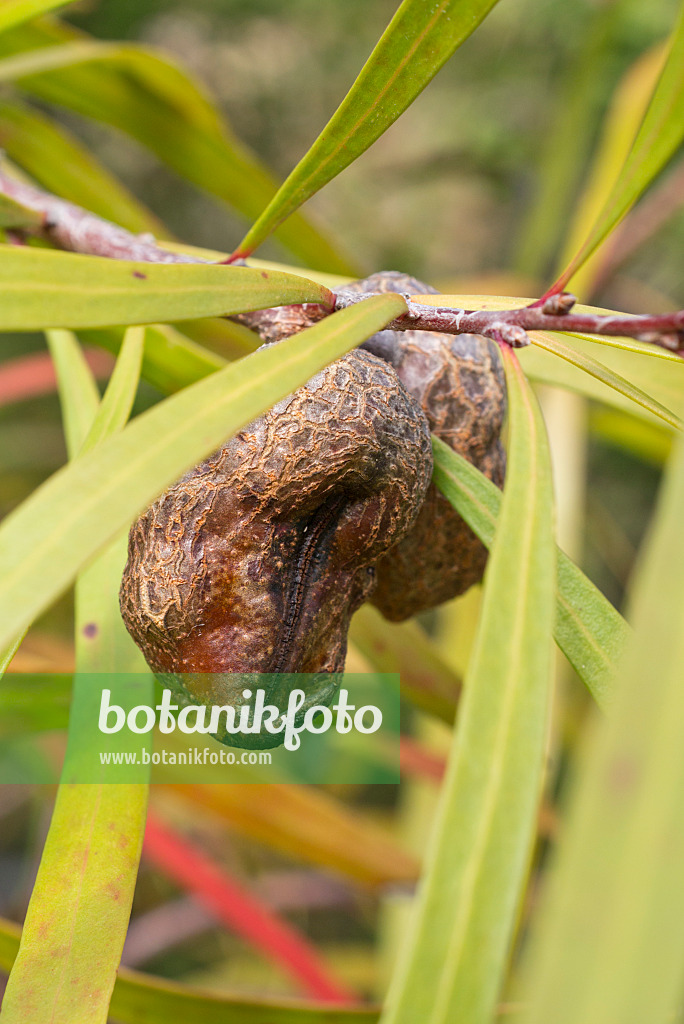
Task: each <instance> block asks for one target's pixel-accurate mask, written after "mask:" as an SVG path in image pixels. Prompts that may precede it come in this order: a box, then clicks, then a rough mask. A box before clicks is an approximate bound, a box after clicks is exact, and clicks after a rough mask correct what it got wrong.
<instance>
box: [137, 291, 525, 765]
mask: <svg viewBox="0 0 684 1024" xmlns="http://www.w3.org/2000/svg"><path fill="white" fill-rule="evenodd" d="M349 290H351V291H354V290H361V291H363V292H366V291H368V292H373V291H374V292H377V291H399V292H412V293H414V294H415V293H417V292H421V291H428V290H429V289H428V288H427V286H426V285H423V284H421V283H420V282H418V281H415V280H413V279H411V278H408V277H406V276H404V275H400V274H395V273H391V272H389V273H384V274H376V275H373V277H371V278H367V279H366V280H364V281H360V282H356V283H355V284H353V285H351V286H349ZM268 314H269V316H268V320H267V324H266V327H265V328H264V330H263V334H264V335H265V336H266V338H267V339H268V343H269V344H273V343H277V342H278V341H280V340H282V339H283V338H284V337H287V336H288V335H290V334H292V333H295V332H296V331H298V330H301V329H303V327H304V326H306V325H307V323H308V322H311V319H317V318H319V317H320V315H322V314H321V312H320V310H318V308H317V307H313V308H312V309H309V308H308V307H302V306H291V307H283V308H282V309H280V310H272V311H268ZM504 409H505V388H504V382H503V375H502V370H501V367H500V364H499V360H498V354H497V352H496V348H495V346H494V345H493V343H492V342H489V341H487V340H486V339H484V338H481V337H477V336H473V335H466V336H461V337H457V338H452V337H450V336H445V335H435V334H429V333H426V332H420V333H419V334H418V333H415V334H414V333H412V332H394V331H382V332H380V333H379V334H377V335H375V336H374V337H373V338H371V339H369V340H368V342H366V343H365V345H364V346H363V348H362V349H357V350H355V351H354V352H351V353H349V354H348V355H346V356H344V357H343V358H342V359H339V360H337V361H336V362H335V363H333V364H331V365H330V366H329V367H327V368H326V369H325V370H323V371H321V372H320V373H318V374H316V376H315V377H313V378H312V379H311V380H310V381H308V383H307V384H305V385H304V386H303V387H301V388H300V389H299V390H298V391H296V392H295V393H294V394H293V395H291V396H290V397H289V398H287V399H285V400H283V401H281V402H279V403H278V404H277V405H275V406H274V407H273V408H272V409H271V410H270V411H269V412H267V413H265V414H264V415H263V416H260V417H259V418H258V419H256V420H254V422H253V423H251V424H249V426H247V427H246V428H245V429H244V430H242V431H240V433H238V434H237V435H235V436H234V437H232V438H230V439H229V440H228V441H227V442H226V444H225V445H223V447H222V448H220V449H219V450H218V451H217V452H215V453H214V454H213V455H211V456H210V457H209V458H208V459H206V460H205V461H204V462H203V463H201V464H200V465H199V466H196V467H195V468H194V469H193V470H191V471H190V472H188V473H186V474H185V476H183V477H182V479H181V480H179V481H178V482H177V483H176V484H175V485H174V486H173V487H171V488H170V489H169V490H168V491H167V492H166V493H165V494H163V495H162V496H161V497H160V498H159V499H158V500H157V501H156V502H155V503H154V504H153V505H152V506H151V507H150V508H149V509H148V510H147V511H146V512H145V513H143V515H141V516H140V518H139V519H138V521H137V522H136V523H135V524H134V525H133V527H132V529H131V532H130V537H129V554H128V562H127V564H126V568H125V571H124V577H123V582H122V587H121V611H122V615H123V617H124V621H125V623H126V626H127V628H128V630H129V632H130V633H131V634H132V636H133V638H134V639H135V641H136V642H137V644H138V645H139V647H140V648H141V649H142V651H143V653H144V655H145V657H146V659H147V662H148V664H149V665H150V667H151V668H152V669H153V670H154V671H155V672H157V673H160V674H161V675H162V676H163V677H164V681H165V682H166V683H167V685H170V686H171V687H172V688H173V689H174V691H175V692H176V694H177V696H178V698H179V701H180V702H181V703H185V704H188V703H193V704H194V703H203V704H214V705H216V704H228V705H231V706H233V707H236V708H239V707H241V706H244V705H245V704H246V703H250V700H249V695H248V697H245V696H244V693H243V691H244V689H245V687H249V685H250V681H249V679H248V678H247V676H248V675H249V674H252V673H261V674H267V675H272V677H273V678H272V679H271V680H270V681H268V680H266V681H264V680H260V681H259V683H258V684H257V685H258V686H259V687H265V689H266V691H267V694H266V699H267V702H268V703H273V704H276V706H278V707H280V708H281V709H283V708H284V707H285V705H286V704H287V698H288V696H289V691H290V689H291V688H292V687H293V686H298V687H301V686H302V685H305V689H306V694H307V699H306V703H305V704H304V706H303V707H302V709H301V711H300V713H299V715H298V721H301V718H302V717H303V715H304V713H305V711H306V710H307V708H308V707H310V706H312V705H313V704H327V703H330V702H331V701H332V699H333V697H334V694H335V691H336V685H337V683H336V681H335V678H334V674H335V673H340V672H341V671H342V669H343V667H344V661H345V655H346V649H347V633H348V629H349V621H350V618H351V616H352V614H353V612H354V611H355V610H356V609H357V608H358V607H359V606H360V605H361V604H362V602H363V601H365V600H371V601H372V602H373V603H375V604H376V605H377V606H378V607H379V608H380V610H381V611H382V612H383V614H384V615H385V616H386V617H387V618H390V619H402V618H406V617H408V616H410V615H413V614H415V613H416V612H417V611H421V610H424V609H426V608H430V607H433V606H434V605H436V604H439V603H441V602H442V601H444V600H447V599H448V598H450V597H453V596H455V595H456V594H459V593H461V592H462V591H463V590H465V589H467V587H469V586H470V585H471V584H472V583H474V582H476V581H477V580H479V579H480V578H481V575H482V572H483V569H484V564H485V558H486V552H485V549H484V548H483V546H482V545H481V544H480V542H479V541H478V540H477V539H476V538H475V536H474V535H473V534H472V532H471V531H470V530H469V529H468V527H467V526H466V525H465V523H464V522H463V520H462V519H461V518H460V516H458V515H457V513H456V512H455V511H454V510H453V509H452V507H451V506H450V505H449V503H448V502H447V501H446V500H445V499H444V498H443V497H442V496H441V495H440V494H439V493H438V492H437V490H436V489H435V487H434V485H432V484H431V483H430V477H431V473H432V450H431V444H430V431H431V430H432V431H433V432H434V433H436V434H437V435H438V436H439V437H441V438H442V439H443V440H444V441H446V442H447V443H448V444H450V445H451V447H452V448H454V449H456V450H457V451H459V452H461V454H463V455H464V456H465V457H466V458H468V459H469V460H470V461H471V462H473V463H474V464H475V465H477V466H479V467H480V468H481V469H482V470H483V471H484V472H485V473H487V475H488V476H489V477H490V478H491V479H492V480H494V481H495V482H496V483H500V482H501V480H502V478H503V472H504V455H503V450H502V448H501V445H500V442H499V432H500V428H501V422H502V419H503V415H504ZM292 673H307V674H310V681H309V683H308V684H303V683H302V681H301V679H300V680H293V679H292V678H288V674H289V676H291V675H292ZM218 738H219V739H221V740H222V741H223V742H226V743H230V744H233V745H240V746H269V745H274V744H277V743H279V742H280V741H281V737H280V736H276V737H275V738H274V737H273V736H272V735H271V736H269V735H261V736H244V735H240V736H238V737H236V736H234V735H233V736H228V735H226V734H225V732H224V733H223V734H220V735H219V736H218Z"/></svg>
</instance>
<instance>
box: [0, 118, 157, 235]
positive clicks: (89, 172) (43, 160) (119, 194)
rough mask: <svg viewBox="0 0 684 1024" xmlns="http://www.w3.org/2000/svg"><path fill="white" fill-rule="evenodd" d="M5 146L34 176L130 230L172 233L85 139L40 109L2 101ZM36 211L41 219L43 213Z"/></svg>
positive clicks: (0, 134)
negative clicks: (106, 165) (120, 179)
mask: <svg viewBox="0 0 684 1024" xmlns="http://www.w3.org/2000/svg"><path fill="white" fill-rule="evenodd" d="M0 145H1V146H2V147H3V149H4V150H5V151H6V153H7V154H8V156H10V157H11V159H12V160H13V161H14V162H15V163H16V164H18V165H19V166H20V167H22V168H23V169H24V170H25V171H26V172H27V173H28V174H30V175H31V177H32V178H34V179H35V180H36V181H37V182H39V183H40V184H41V185H42V186H43V187H44V188H46V189H48V191H50V192H54V193H55V194H56V195H58V196H60V197H61V198H62V199H68V200H69V201H70V202H72V203H77V204H78V205H79V206H83V207H85V208H86V209H87V210H92V212H93V213H96V214H98V216H100V217H104V218H105V219H106V220H111V221H114V223H115V224H120V225H121V227H123V228H126V230H128V231H133V232H143V231H151V232H152V233H153V234H156V235H159V236H160V237H165V236H166V235H167V234H168V231H167V229H165V228H164V227H163V225H162V224H161V222H160V221H159V220H158V219H157V217H155V216H154V214H152V213H150V211H149V210H146V209H145V207H144V206H143V205H142V203H140V202H138V200H137V199H136V198H135V197H134V196H133V195H131V193H130V192H129V191H128V189H126V188H124V186H123V185H122V184H121V182H120V181H118V180H117V179H116V178H115V177H114V175H113V174H111V173H110V172H109V171H107V170H106V169H105V168H104V167H103V166H102V164H100V163H98V161H97V160H96V159H95V158H94V157H93V156H92V154H90V153H89V152H88V150H87V149H85V147H84V146H82V145H81V143H80V142H78V141H77V140H76V139H75V138H74V137H73V136H72V135H70V134H69V133H68V132H67V131H66V129H65V128H63V127H62V126H61V125H60V126H57V125H56V124H55V122H54V121H51V120H49V119H48V118H47V117H45V116H44V115H43V114H40V113H38V111H36V110H31V109H30V108H29V107H27V106H24V105H22V104H20V103H18V102H16V101H12V102H11V103H10V102H8V101H6V100H0ZM34 216H35V217H37V218H38V220H40V215H39V214H34Z"/></svg>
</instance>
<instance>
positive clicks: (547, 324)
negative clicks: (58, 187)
mask: <svg viewBox="0 0 684 1024" xmlns="http://www.w3.org/2000/svg"><path fill="white" fill-rule="evenodd" d="M0 194H4V195H5V196H7V197H8V198H10V199H13V200H15V201H16V202H17V203H19V204H20V205H21V206H23V207H25V208H27V209H30V210H32V211H34V212H37V213H39V214H40V217H41V220H40V223H39V224H38V225H36V226H35V227H34V226H31V227H26V226H25V225H24V226H18V227H17V229H16V231H14V232H13V234H15V235H16V234H19V235H26V234H34V235H38V236H41V237H43V238H45V239H46V240H47V241H49V242H50V243H51V244H53V245H55V246H57V247H58V248H60V249H66V250H68V251H70V252H78V253H84V254H86V255H91V256H104V257H107V258H109V259H128V260H139V261H143V262H148V263H202V262H205V261H204V260H201V259H199V258H198V257H196V256H190V255H187V254H185V253H177V252H170V251H169V250H168V249H164V248H163V246H160V245H158V244H157V242H156V240H155V239H154V237H153V236H152V235H134V234H131V233H130V232H129V231H125V230H124V229H123V228H120V227H118V226H117V225H116V224H112V223H111V222H109V221H107V220H104V219H103V218H101V217H97V216H96V215H95V214H93V213H90V212H89V211H88V210H84V209H82V208H81V207H79V206H76V205H75V204H74V203H69V202H67V201H66V200H64V199H59V198H58V197H57V196H53V195H50V194H49V193H47V192H43V191H41V190H40V189H37V188H35V187H33V186H32V185H26V184H24V183H23V182H19V181H17V180H15V179H14V178H12V177H10V176H9V175H7V174H5V173H2V172H0ZM6 227H7V228H8V229H12V227H13V226H12V225H11V224H6ZM239 262H240V263H242V264H244V262H245V261H243V260H241V261H239ZM368 297H369V296H368V294H365V293H364V294H358V293H352V292H345V290H344V289H341V290H340V291H339V292H338V295H337V301H336V306H335V308H336V309H343V308H344V307H345V306H349V305H352V304H353V303H354V302H359V301H363V300H364V299H367V298H368ZM406 299H407V303H408V310H407V312H406V313H404V314H403V316H401V317H399V318H398V319H397V320H394V321H393V322H392V323H391V324H389V325H388V327H389V328H390V329H391V330H395V331H432V332H436V333H439V334H481V335H484V336H485V337H489V338H492V339H493V340H495V341H497V342H499V343H505V344H509V345H511V346H513V347H514V348H519V347H521V346H523V345H528V344H529V343H530V340H531V339H530V337H529V334H528V332H529V331H539V330H544V331H561V332H565V333H571V334H572V333H582V334H585V333H586V334H598V335H610V336H614V337H626V338H636V339H638V340H639V341H644V342H648V343H650V344H654V345H660V346H662V347H663V348H666V349H669V350H670V351H673V352H682V351H684V310H680V311H679V312H676V313H664V314H658V315H646V316H633V315H629V314H626V315H624V316H616V315H608V316H606V315H601V314H589V313H572V312H571V310H572V307H573V305H574V303H575V298H574V296H573V295H570V294H569V293H567V292H564V293H560V294H555V295H551V296H549V297H547V298H544V299H539V300H538V301H536V302H534V303H532V304H531V305H529V306H525V307H523V308H522V309H508V310H499V311H492V310H467V309H455V308H448V309H439V308H436V307H432V306H427V305H423V304H421V303H420V302H417V301H416V299H415V297H414V298H411V297H410V296H406ZM294 313H295V311H294V309H293V314H294ZM325 313H326V311H324V310H321V309H320V308H319V307H303V308H302V307H298V308H297V310H296V315H295V320H296V329H298V330H301V329H303V328H304V327H306V326H308V324H309V323H314V322H315V321H316V320H319V319H320V318H321V316H323V315H325ZM269 316H272V311H269V310H260V311H256V312H254V313H245V314H241V315H240V316H238V317H235V319H236V320H239V321H240V322H241V323H243V324H245V325H246V326H247V327H250V328H252V329H253V330H256V331H257V332H259V333H260V334H262V336H264V337H268V334H269V322H270V321H269Z"/></svg>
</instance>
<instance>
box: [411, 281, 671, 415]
mask: <svg viewBox="0 0 684 1024" xmlns="http://www.w3.org/2000/svg"><path fill="white" fill-rule="evenodd" d="M417 298H419V301H420V302H421V303H422V304H423V305H426V306H434V307H436V308H440V307H444V306H449V307H453V308H456V309H487V310H500V309H518V308H520V307H522V306H526V305H528V304H529V303H530V302H531V301H533V300H532V299H525V298H520V297H518V296H515V297H513V296H502V295H435V296H431V295H421V296H419V297H417ZM575 309H576V311H577V312H578V313H591V314H592V315H595V314H602V315H608V316H610V315H615V316H625V315H627V314H624V313H618V312H617V311H616V310H612V309H602V308H599V307H596V306H585V305H580V304H578V305H577V306H576V307H575ZM571 337H572V338H573V348H575V349H578V350H579V351H580V352H583V353H586V354H587V355H588V356H590V357H592V358H594V355H595V353H596V346H597V345H601V358H602V359H603V360H604V361H605V363H606V364H607V366H608V368H609V369H610V370H612V371H614V372H615V373H618V374H620V375H621V376H622V377H624V378H625V379H626V380H627V381H628V382H629V383H630V384H631V385H633V386H635V387H637V388H640V389H641V390H642V391H644V392H646V394H648V395H650V397H651V398H652V399H654V400H655V401H657V402H659V403H660V405H662V406H665V407H666V408H669V409H673V408H679V407H680V405H681V402H682V400H683V399H684V360H682V359H681V358H680V357H679V356H678V355H676V354H674V353H672V352H666V351H665V350H664V349H661V348H660V347H659V346H657V345H650V346H649V345H644V344H643V343H640V342H637V341H629V340H626V339H618V338H614V339H608V338H600V337H598V336H597V335H592V334H577V333H576V332H574V331H573V332H572V333H571ZM642 356H646V357H647V358H645V359H644V358H642ZM518 357H519V359H520V362H521V363H522V366H523V368H524V370H525V372H526V374H527V375H528V376H530V377H533V378H534V379H535V380H539V381H541V382H543V383H545V384H553V385H556V386H558V387H566V388H570V389H571V390H573V391H577V392H579V393H580V394H585V395H587V396H588V397H590V398H597V399H599V400H600V401H602V402H608V403H609V404H611V405H616V406H617V407H618V408H620V409H624V410H626V411H627V412H631V413H632V414H634V415H639V416H643V417H644V418H645V419H648V420H649V421H650V422H651V423H655V424H658V425H660V424H662V422H663V421H662V419H660V417H654V416H653V415H652V414H651V413H650V412H648V411H647V410H646V409H644V408H643V407H642V406H639V405H637V404H636V403H634V402H632V401H631V399H627V398H625V396H624V395H621V394H620V393H619V392H617V391H615V390H614V389H613V388H611V387H607V386H606V385H605V384H603V383H602V382H601V381H598V380H596V378H593V379H592V378H591V377H589V376H588V375H587V374H586V373H585V372H584V371H581V370H579V369H578V368H577V367H574V366H572V365H571V364H569V363H565V362H564V361H561V360H559V359H554V358H553V357H552V356H550V354H549V353H546V352H543V351H542V350H541V349H539V347H538V346H536V345H528V346H527V347H526V348H522V349H520V350H519V352H518ZM664 363H667V364H668V365H663V364H664Z"/></svg>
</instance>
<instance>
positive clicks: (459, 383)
mask: <svg viewBox="0 0 684 1024" xmlns="http://www.w3.org/2000/svg"><path fill="white" fill-rule="evenodd" d="M344 291H351V292H364V293H373V292H385V291H392V292H400V293H405V294H409V295H417V294H419V293H423V294H426V293H432V294H436V291H435V289H434V288H431V287H430V286H429V285H426V284H423V283H422V282H421V281H417V280H416V279H415V278H412V277H408V276H407V275H405V274H399V273H396V272H393V271H384V272H382V273H379V274H373V275H372V276H371V277H368V278H365V279H364V280H362V281H356V282H354V283H353V284H351V285H348V286H346V287H345V289H344ZM363 347H364V349H367V350H369V351H371V352H374V353H376V354H377V355H379V356H381V357H382V358H383V359H385V360H386V361H387V362H389V363H390V364H391V365H392V366H393V368H394V369H395V371H396V373H397V375H398V376H399V378H400V379H401V381H402V383H403V384H404V385H405V387H406V388H407V390H408V391H409V392H410V393H411V394H412V395H413V396H414V398H415V399H416V400H417V401H418V402H419V403H420V405H421V408H422V409H423V411H424V412H425V414H426V416H427V418H428V422H429V424H430V430H431V431H432V433H434V434H436V435H437V436H438V437H439V438H441V439H442V440H443V441H444V442H445V443H446V444H448V445H450V447H451V448H453V449H454V450H455V451H457V452H459V454H460V455H463V456H464V458H466V459H468V461H469V462H471V463H473V465H475V466H477V467H478V469H480V470H481V471H482V472H483V473H484V474H485V475H486V476H488V477H489V479H490V480H492V481H493V482H494V483H495V484H497V485H498V486H500V485H501V484H502V483H503V478H504V471H505V453H504V450H503V447H502V445H501V442H500V440H499V436H500V433H501V426H502V423H503V419H504V415H505V411H506V385H505V380H504V374H503V369H502V367H501V362H500V359H499V355H498V352H497V349H496V345H495V344H494V343H493V342H492V341H489V340H488V339H487V338H483V337H480V336H479V335H474V334H461V335H457V336H456V337H451V336H450V335H446V334H432V333H430V332H427V331H404V332H402V331H381V332H380V333H379V334H376V335H374V336H373V338H370V339H369V340H368V341H367V342H366V343H365V344H364V346H363ZM486 558H487V552H486V549H485V548H484V546H483V545H482V544H481V543H480V541H479V540H478V539H477V537H476V536H475V534H474V533H473V532H472V531H471V530H470V528H469V527H467V526H466V524H465V523H464V521H463V520H462V519H461V517H460V516H459V515H458V513H457V512H455V511H454V509H453V508H452V506H451V505H450V504H449V502H448V501H447V500H446V498H444V497H443V496H442V495H441V494H440V493H439V491H438V490H437V488H436V487H435V486H434V484H432V485H431V486H430V488H429V490H428V493H427V495H426V498H425V502H424V504H423V508H422V509H421V512H420V514H419V516H418V517H417V519H416V521H415V523H414V525H413V527H412V529H411V530H410V531H409V532H408V533H406V534H405V535H404V536H403V537H402V538H401V539H399V541H398V542H397V543H396V544H395V545H394V547H393V548H392V550H391V551H390V552H388V553H387V554H386V555H385V556H384V557H382V558H381V559H380V561H379V562H378V566H377V574H378V584H377V587H376V589H375V591H374V593H373V595H372V596H371V598H370V600H371V602H372V603H373V604H375V605H377V607H378V608H379V609H380V611H381V612H382V613H383V615H385V617H386V618H388V619H392V620H394V621H397V620H400V619H405V618H408V617H409V616H411V615H415V614H416V613H417V612H420V611H424V610H426V609H427V608H432V607H434V606H435V605H437V604H441V603H442V602H443V601H447V600H449V599H450V598H452V597H456V596H457V595H458V594H461V593H463V592H464V591H465V590H467V589H468V587H470V586H472V585H473V583H477V582H478V581H479V580H480V579H481V578H482V574H483V572H484V567H485V562H486Z"/></svg>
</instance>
